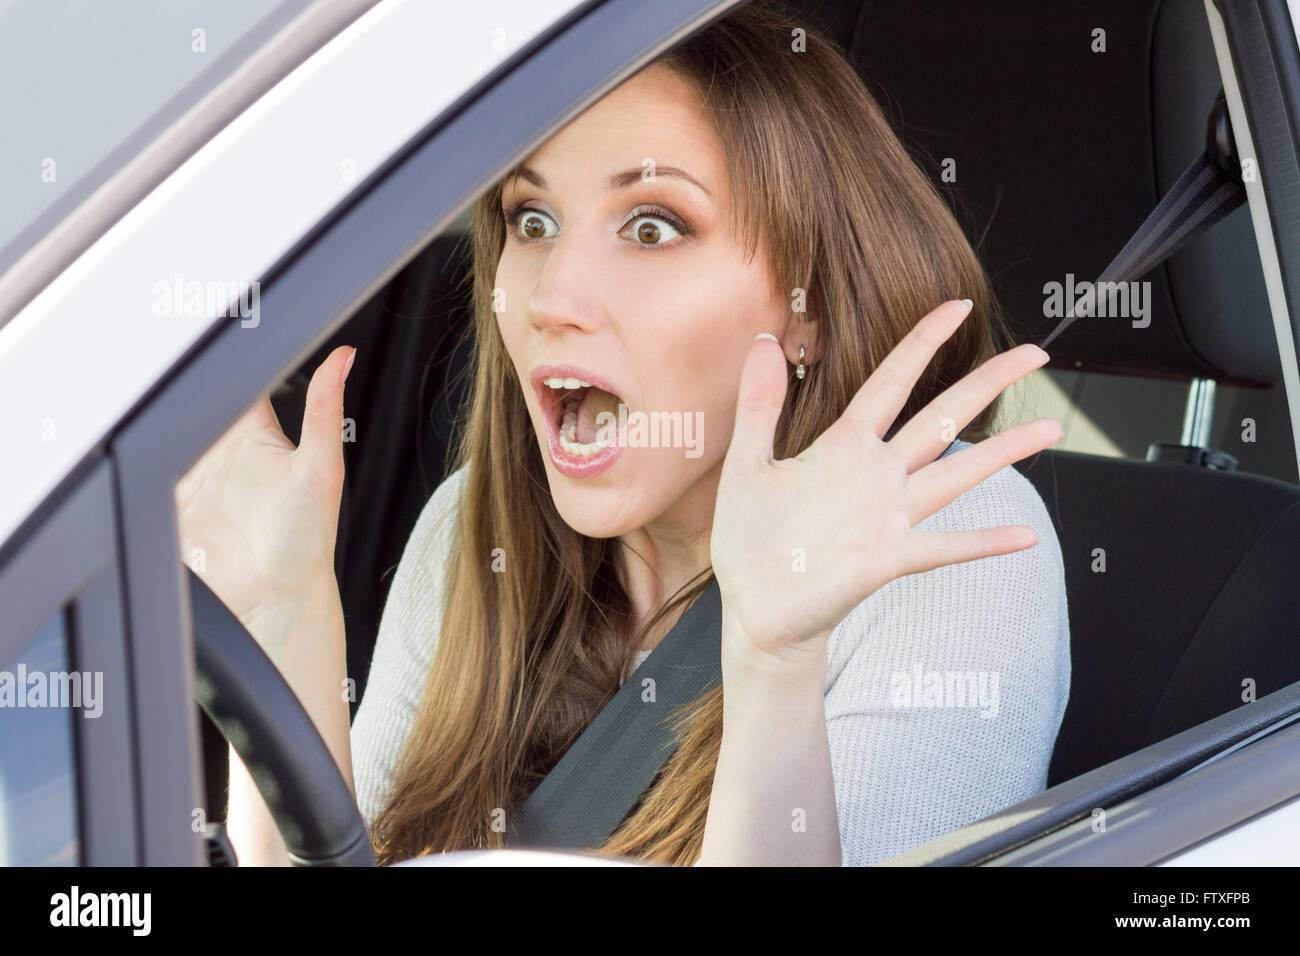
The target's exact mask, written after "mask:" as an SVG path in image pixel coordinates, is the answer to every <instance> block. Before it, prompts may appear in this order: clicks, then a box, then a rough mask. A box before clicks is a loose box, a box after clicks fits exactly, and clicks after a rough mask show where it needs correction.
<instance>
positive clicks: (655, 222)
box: [623, 213, 686, 246]
mask: <svg viewBox="0 0 1300 956" xmlns="http://www.w3.org/2000/svg"><path fill="white" fill-rule="evenodd" d="M628 230H631V238H632V239H633V241H634V242H636V243H637V244H638V245H642V246H666V245H668V243H670V242H672V241H673V240H674V239H679V238H681V236H682V234H683V233H685V231H686V230H685V228H684V227H683V226H682V225H681V223H678V222H674V221H673V220H672V219H670V218H668V217H667V216H664V215H663V214H661V213H646V214H642V215H639V216H637V217H636V218H635V219H633V220H632V221H631V222H629V223H628V224H627V225H626V226H624V227H623V231H625V232H626V231H628Z"/></svg>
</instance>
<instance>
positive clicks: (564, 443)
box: [538, 376, 622, 459]
mask: <svg viewBox="0 0 1300 956" xmlns="http://www.w3.org/2000/svg"><path fill="white" fill-rule="evenodd" d="M538 385H539V386H540V389H539V390H540V392H541V397H542V407H543V410H544V411H545V412H546V414H547V415H548V416H549V417H550V422H551V426H552V428H553V434H554V435H555V438H556V442H557V443H558V444H559V446H560V448H561V449H562V450H563V452H564V453H565V454H567V455H570V456H572V457H574V458H578V459H583V458H592V457H594V456H596V455H599V454H600V453H601V452H602V451H604V450H605V449H606V448H608V447H610V446H611V445H613V444H615V443H616V441H617V439H618V410H619V406H620V405H621V404H622V399H620V398H619V396H617V395H615V394H614V393H613V392H607V391H605V390H604V389H603V388H600V387H598V386H596V385H593V384H592V383H591V382H588V381H586V380H585V379H580V378H572V377H560V376H548V377H546V378H542V379H540V380H539V382H538Z"/></svg>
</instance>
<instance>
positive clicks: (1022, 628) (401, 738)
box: [352, 441, 1070, 865]
mask: <svg viewBox="0 0 1300 956" xmlns="http://www.w3.org/2000/svg"><path fill="white" fill-rule="evenodd" d="M964 447H967V443H965V442H960V441H959V442H956V443H954V444H953V446H951V447H950V448H949V449H948V451H947V452H945V454H952V453H955V452H957V451H959V450H960V449H961V448H964ZM462 478H463V473H462V472H456V473H455V474H453V475H451V476H450V477H449V478H448V479H447V480H446V481H445V482H443V484H442V485H441V486H439V488H438V489H437V490H436V491H435V492H434V494H433V495H432V497H431V498H430V499H429V502H428V503H427V504H426V505H425V507H424V509H423V511H422V512H421V514H420V517H419V520H418V521H417V523H416V526H415V529H414V530H413V531H412V533H411V537H410V539H409V540H408V541H407V544H406V549H405V551H404V552H403V554H402V558H401V561H400V563H399V564H398V566H397V572H396V574H395V576H394V578H393V584H392V588H391V590H390V592H389V595H388V600H387V603H386V605H385V607H384V613H383V617H382V619H381V621H380V626H379V636H378V639H377V641H376V644H375V653H374V658H373V660H372V662H371V666H370V676H369V680H368V684H367V687H366V692H365V697H364V698H363V700H362V702H361V706H360V707H359V708H358V710H357V716H356V720H355V721H354V722H353V724H352V760H353V772H354V778H355V781H356V788H357V801H358V803H359V805H360V808H361V812H362V816H363V817H364V818H365V820H366V823H367V824H371V823H373V821H374V819H375V816H376V815H377V813H378V812H379V809H380V807H381V805H382V803H383V801H384V799H385V798H386V796H387V794H388V787H389V785H390V778H391V774H392V771H393V768H394V766H395V764H396V762H397V759H398V757H399V756H400V755H401V750H402V748H403V746H404V745H405V743H406V740H407V738H408V737H409V736H410V732H411V727H412V725H413V723H414V720H415V715H416V713H417V711H418V709H419V704H420V697H421V693H422V691H423V688H424V684H425V679H426V677H427V675H428V673H429V669H430V667H431V666H432V662H433V655H434V652H435V650H436V647H437V640H438V636H439V632H440V625H441V619H442V607H441V603H440V602H441V597H442V593H441V592H442V572H443V568H444V567H445V562H446V560H447V552H448V548H449V536H450V532H451V527H452V524H453V521H454V515H455V510H456V502H457V499H458V495H459V490H460V486H461V483H462ZM1005 524H1025V525H1030V526H1031V527H1033V528H1034V529H1035V530H1036V531H1037V532H1038V544H1037V545H1036V546H1035V547H1033V548H1029V549H1028V550H1025V551H1020V552H1017V553H1015V554H1006V555H999V556H997V557H992V558H983V559H981V560H978V561H971V562H966V563H963V564H957V565H950V566H948V567H943V568H937V569H935V570H933V571H927V572H925V573H923V574H913V575H908V576H907V577H903V578H899V579H898V580H895V581H891V582H890V583H889V584H887V585H885V586H884V587H882V588H881V589H880V590H878V591H877V592H876V593H874V594H872V595H871V596H870V597H868V598H867V599H866V600H865V601H863V602H862V603H861V604H859V605H858V606H857V607H856V608H854V609H853V610H852V611H851V612H850V613H849V615H848V616H847V617H845V618H844V620H843V621H842V622H840V624H839V625H838V626H837V627H836V628H835V630H834V631H833V632H832V633H831V636H830V642H829V645H828V665H827V669H826V731H827V734H828V737H829V741H830V752H831V760H832V770H833V774H834V779H835V802H836V805H837V808H838V811H839V827H840V839H841V843H842V847H843V860H844V863H845V865H859V864H867V863H874V862H877V861H880V860H884V859H887V858H889V857H891V856H894V855H895V854H898V853H901V852H903V851H904V850H908V849H911V848H912V847H915V846H918V845H920V844H922V843H925V842H926V841H928V840H931V839H933V838H935V837H938V836H940V835H942V834H944V833H947V832H949V831H951V830H953V829H956V828H957V827H961V826H964V825H965V824H967V823H971V822H974V821H975V820H978V819H980V818H982V817H985V816H988V815H989V814H992V813H995V812H997V811H998V810H1001V809H1003V808H1004V807H1007V806H1009V805H1011V804H1013V803H1016V802H1018V801H1020V800H1023V799H1025V798H1026V797H1029V796H1031V795H1032V794H1034V793H1036V792H1038V791H1040V790H1042V789H1043V788H1044V786H1045V785H1046V780H1047V765H1048V761H1049V760H1050V758H1051V755H1052V746H1053V743H1054V742H1055V740H1056V733H1057V730H1058V729H1059V728H1060V724H1061V717H1062V715H1063V714H1064V712H1065V704H1066V699H1067V698H1068V696H1069V689H1070V637H1069V621H1068V618H1067V616H1066V598H1065V578H1064V569H1063V566H1062V562H1061V550H1060V545H1059V543H1058V541H1057V537H1056V533H1055V531H1054V529H1053V527H1052V523H1051V520H1050V518H1049V517H1048V514H1047V510H1046V509H1045V508H1044V506H1043V502H1042V499H1041V498H1039V496H1038V493H1037V492H1036V491H1035V490H1034V487H1033V485H1031V484H1030V483H1029V481H1028V480H1026V479H1025V478H1024V477H1023V476H1022V475H1021V474H1020V473H1019V472H1017V471H1016V470H1015V469H1014V468H1005V469H1003V470H1002V471H1001V472H999V473H998V474H996V475H994V476H992V477H991V478H989V479H987V480H985V481H983V482H981V483H980V484H979V485H977V486H976V487H975V488H972V489H971V490H970V491H968V492H966V493H965V494H964V495H962V496H960V497H959V498H957V500H955V501H954V502H952V503H951V504H950V505H948V506H947V507H945V508H943V509H942V510H941V511H939V512H937V513H936V514H934V515H932V516H931V517H929V518H927V519H926V520H925V521H924V522H922V523H921V524H920V525H918V526H917V527H918V528H922V529H926V530H963V529H975V528H989V527H994V526H997V525H1005ZM864 546H865V545H864Z"/></svg>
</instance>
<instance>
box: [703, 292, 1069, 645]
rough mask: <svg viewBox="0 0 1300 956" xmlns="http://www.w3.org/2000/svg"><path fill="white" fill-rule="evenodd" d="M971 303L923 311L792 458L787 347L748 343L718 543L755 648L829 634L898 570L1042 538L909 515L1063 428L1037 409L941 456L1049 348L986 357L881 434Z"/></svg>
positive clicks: (726, 596) (721, 576)
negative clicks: (781, 429)
mask: <svg viewBox="0 0 1300 956" xmlns="http://www.w3.org/2000/svg"><path fill="white" fill-rule="evenodd" d="M968 312H969V307H968V306H967V305H966V303H965V302H963V301H960V300H956V301H950V302H945V303H944V304H943V305H941V306H939V307H938V308H936V309H935V310H934V311H933V312H930V313H929V314H928V315H926V316H925V317H924V318H923V319H921V321H920V322H918V323H917V324H916V326H915V327H914V328H913V329H912V330H911V332H909V333H908V335H907V336H906V337H905V338H904V339H903V340H902V341H901V342H899V344H898V345H897V346H896V347H895V348H894V350H893V351H892V352H890V353H889V355H888V356H887V357H886V359H885V360H884V361H883V362H882V363H881V364H880V366H879V367H878V368H877V369H876V370H875V371H874V372H873V373H872V375H871V376H870V377H869V378H868V379H867V381H866V382H864V383H863V385H862V387H861V388H860V389H859V390H858V392H857V394H856V395H855V396H854V397H853V400H852V401H851V402H850V403H849V406H848V407H847V408H846V409H845V411H844V414H843V415H841V416H840V418H839V419H838V420H837V421H836V422H835V423H834V424H833V425H831V426H830V428H828V429H826V431H825V432H823V433H822V434H821V435H820V436H819V437H818V438H817V440H816V441H814V442H813V443H812V445H811V446H809V447H808V449H807V450H805V451H804V452H803V453H802V454H800V455H798V456H797V457H795V458H791V459H786V460H784V461H774V460H773V457H772V455H773V452H772V444H773V437H774V435H775V432H776V425H777V420H778V418H779V417H780V414H781V408H782V405H783V403H784V401H785V393H786V383H787V374H788V373H787V370H786V361H785V356H784V354H783V353H782V350H781V348H780V346H779V345H778V344H777V343H776V341H775V340H774V339H772V338H771V337H770V336H763V337H760V338H758V339H756V340H755V342H754V343H753V345H752V346H751V347H750V352H749V355H748V356H747V358H746V360H745V365H744V370H743V372H742V373H741V379H740V393H739V400H738V403H737V409H736V423H735V430H734V432H733V434H732V439H731V444H730V446H729V448H728V451H727V457H726V460H725V461H724V463H723V467H722V476H721V480H720V484H719V488H718V498H717V506H716V509H715V513H714V521H713V532H712V540H711V553H712V561H713V570H714V574H715V575H716V577H717V580H718V585H719V589H720V591H721V594H722V601H723V608H724V619H726V620H728V621H729V627H733V628H739V630H740V631H741V632H742V633H743V634H744V635H745V637H746V638H747V639H748V640H747V643H748V644H751V645H752V646H753V647H754V648H755V649H757V650H758V651H761V652H766V653H767V654H771V655H773V656H775V657H777V658H790V657H795V658H797V657H801V656H803V655H802V653H801V652H802V651H803V650H804V649H806V648H807V647H808V645H809V642H812V641H813V640H814V639H818V638H824V637H826V636H827V635H829V634H830V632H831V630H833V629H834V627H835V626H836V625H837V624H838V623H839V622H840V621H841V620H842V619H843V618H844V617H845V616H846V615H847V614H848V613H849V611H850V610H852V609H853V608H854V607H855V606H857V605H858V604H860V603H861V602H862V601H864V600H865V599H866V598H867V597H868V596H870V595H871V594H872V593H873V592H875V591H876V590H877V589H879V588H880V587H882V586H883V585H885V584H887V583H888V582H890V581H892V580H894V579H895V578H899V577H902V576H903V575H907V574H914V573H917V572H920V571H928V570H930V569H932V568H937V567H940V566H942V565H947V564H955V563H958V562H961V561H970V560H974V559H976V558H982V557H989V556H992V555H998V554H1007V553H1009V552H1012V551H1019V550H1021V549H1024V548H1028V547H1032V546H1033V545H1034V544H1036V543H1037V540H1038V538H1037V535H1036V534H1035V532H1034V530H1033V529H1032V528H1029V527H1026V526H1023V525H1012V526H1004V527H999V528H988V529H981V530H971V531H949V532H934V531H918V530H916V529H915V528H914V525H916V524H918V523H919V522H921V521H923V520H925V519H926V518H927V517H929V516H930V515H932V514H934V513H935V512H936V511H938V510H940V509H941V508H943V507H944V506H945V505H947V504H948V503H949V502H951V501H953V500H954V499H955V498H957V497H958V496H959V495H961V494H962V493H963V492H965V491H967V490H968V489H970V488H973V487H974V486H975V485H977V484H979V482H981V481H983V480H984V479H985V478H988V477H989V476H990V475H993V474H995V473H997V472H998V471H1000V470H1001V469H1002V468H1004V467H1006V466H1007V465H1010V464H1012V463H1013V462H1016V461H1019V460H1020V459H1022V458H1025V457H1027V456H1029V455H1032V454H1035V453H1036V452H1039V451H1041V450H1043V449H1044V448H1047V447H1049V446H1050V445H1053V444H1055V443H1056V442H1057V441H1058V440H1059V439H1060V437H1061V428H1060V425H1058V424H1057V423H1056V422H1055V421H1054V420H1053V419H1051V418H1040V419H1038V420H1036V421H1032V422H1026V423H1024V424H1021V425H1017V426H1016V427H1014V428H1011V429H1008V430H1007V431H1005V432H1003V433H1001V434H999V435H995V436H993V437H991V438H988V439H985V440H984V441H981V442H979V443H978V444H975V445H973V446H972V447H970V448H966V449H962V450H961V451H958V452H955V453H954V454H952V455H949V456H947V457H946V458H943V459H941V460H936V459H938V457H939V455H941V454H942V453H943V451H944V450H945V449H946V448H947V447H948V444H949V442H950V441H951V440H952V438H953V437H955V436H956V435H957V434H958V433H959V432H960V431H961V430H962V429H963V428H965V427H966V426H967V425H968V424H969V423H970V422H971V420H973V419H974V418H975V416H976V415H978V414H979V413H980V412H981V411H982V410H983V409H984V408H986V407H987V406H988V404H989V403H990V402H992V401H993V399H994V398H996V397H997V395H998V394H1000V393H1001V392H1002V391H1003V390H1004V389H1006V388H1008V387H1009V386H1010V385H1012V384H1013V383H1015V382H1017V381H1019V380H1020V379H1021V378H1023V377H1024V376H1025V375H1027V374H1028V373H1029V372H1031V371H1033V370H1034V369H1036V368H1039V367H1040V366H1041V365H1043V364H1044V363H1045V362H1046V361H1047V353H1045V352H1044V351H1042V350H1041V349H1039V348H1038V347H1037V346H1035V345H1030V344H1026V345H1021V346H1019V347H1017V348H1014V349H1011V350H1009V351H1006V352H1003V353H1001V354H999V355H996V356H994V357H993V358H991V359H989V360H988V361H987V362H985V363H984V364H983V365H981V366H980V367H979V368H977V369H975V370H974V371H972V372H971V373H970V374H968V375H967V376H966V377H964V378H963V379H962V380H961V381H959V382H957V383H956V384H955V385H953V386H952V387H950V388H949V389H947V390H946V391H944V392H943V393H942V394H940V395H938V396H937V397H936V398H935V399H934V400H933V401H931V402H930V403H929V404H928V405H926V406H925V408H923V409H922V410H921V411H920V412H919V413H917V414H916V415H915V416H914V417H913V418H912V419H911V420H910V421H908V422H907V424H906V425H904V426H903V427H902V428H901V429H899V431H898V433H897V434H896V435H895V436H894V437H893V438H892V439H891V440H890V441H888V442H886V441H884V440H883V436H884V435H885V434H886V433H887V432H888V430H889V428H890V427H891V426H892V425H893V423H894V421H895V419H896V418H897V417H898V414H899V412H900V411H901V410H902V409H903V406H904V405H905V404H906V402H907V399H908V396H909V395H910V394H911V391H912V388H913V387H914V386H915V384H916V382H917V380H918V379H919V378H920V376H921V374H922V372H923V371H924V370H925V367H926V366H927V365H928V364H929V362H930V361H931V360H932V359H933V357H934V355H935V353H936V352H937V351H938V350H939V348H940V346H941V345H943V343H944V342H945V341H947V340H948V338H949V337H950V336H951V335H952V333H953V332H954V331H955V330H956V329H957V327H958V326H959V325H960V324H961V322H962V321H963V320H964V319H965V318H966V315H967V314H968Z"/></svg>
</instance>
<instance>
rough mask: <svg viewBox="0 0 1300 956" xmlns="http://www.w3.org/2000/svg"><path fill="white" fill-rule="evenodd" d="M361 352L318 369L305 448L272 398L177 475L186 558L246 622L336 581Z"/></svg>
mask: <svg viewBox="0 0 1300 956" xmlns="http://www.w3.org/2000/svg"><path fill="white" fill-rule="evenodd" d="M352 355H353V350H352V349H350V348H348V347H342V346H341V347H339V348H337V349H335V350H334V351H333V352H331V353H330V355H329V357H328V358H326V359H325V361H324V362H322V363H321V364H320V367H319V368H317V369H316V372H315V374H314V375H313V376H312V379H311V382H310V384H309V385H308V387H307V404H306V407H305V409H304V413H303V424H302V438H301V441H300V442H299V444H298V447H297V448H295V447H294V445H293V442H291V441H289V439H288V438H286V437H285V435H284V432H283V431H281V429H280V423H279V422H278V421H277V420H276V417H275V412H274V411H273V410H272V408H271V402H270V400H269V399H266V398H263V399H261V400H260V401H259V402H258V403H257V404H255V405H254V406H253V407H252V408H251V409H249V411H248V412H246V413H245V414H244V415H243V417H241V418H240V419H239V420H238V421H237V422H235V424H234V425H232V426H231V427H230V428H229V429H228V430H227V431H226V433H225V434H224V435H222V436H221V438H220V439H218V441H217V442H216V444H214V445H213V446H212V447H211V448H209V449H208V450H207V451H206V452H205V453H204V454H203V457H202V458H200V459H199V460H198V461H197V462H196V463H195V464H194V466H193V467H192V468H190V470H189V471H188V472H187V473H186V474H185V475H184V476H183V477H182V478H181V480H180V481H179V482H177V485H176V506H177V518H178V523H179V530H180V543H181V559H182V560H183V561H184V562H185V563H186V564H189V565H191V566H195V565H199V567H198V568H196V571H197V573H198V574H199V576H200V577H201V578H203V580H204V582H205V583H206V584H207V585H208V587H210V588H211V589H212V590H213V592H214V593H215V594H216V595H217V596H218V597H219V598H221V599H222V601H223V602H225V604H226V606H227V607H229V608H230V610H231V611H232V612H234V613H235V615H236V616H238V617H239V618H240V619H241V620H244V621H245V622H246V623H247V620H248V618H249V617H250V616H252V615H254V614H255V613H256V612H258V611H259V610H263V609H265V608H267V607H268V606H272V605H276V604H278V603H281V602H285V601H292V600H300V599H301V596H302V594H303V592H304V591H305V590H307V589H308V588H309V587H311V586H313V585H316V584H318V583H320V582H322V581H328V582H330V583H331V584H332V583H333V581H334V540H335V537H336V535H337V530H338V517H339V502H340V499H341V497H342V491H343V434H342V425H343V380H344V378H345V377H346V374H347V372H348V370H349V368H350V366H351V359H352ZM196 550H197V552H198V557H199V559H200V560H195V556H196Z"/></svg>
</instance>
